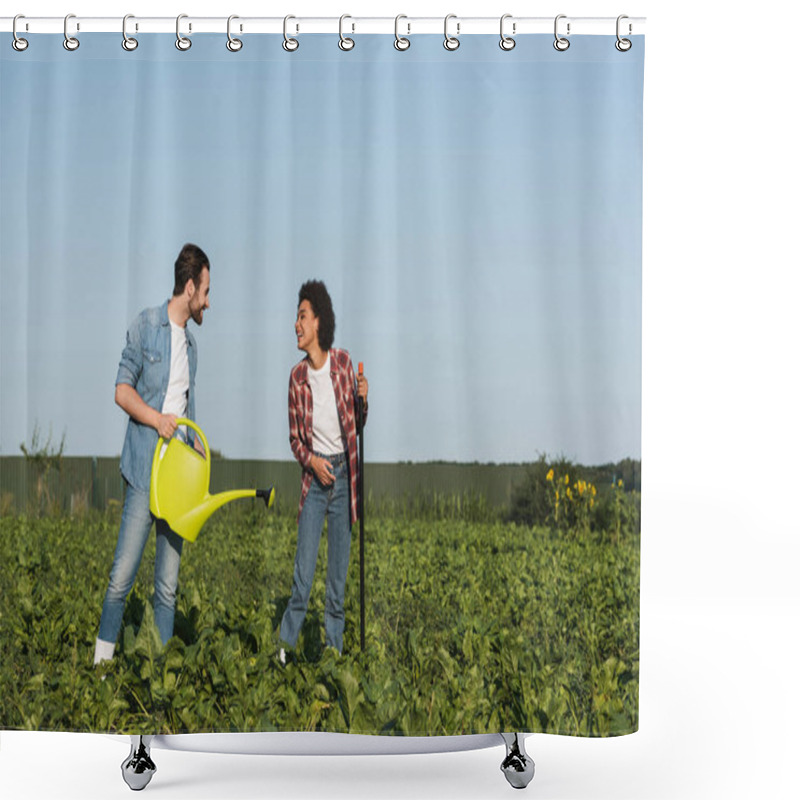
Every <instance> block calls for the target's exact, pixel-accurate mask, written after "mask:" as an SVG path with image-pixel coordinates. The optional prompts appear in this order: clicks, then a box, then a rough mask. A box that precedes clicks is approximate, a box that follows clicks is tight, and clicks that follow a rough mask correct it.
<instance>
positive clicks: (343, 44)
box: [339, 14, 356, 51]
mask: <svg viewBox="0 0 800 800" xmlns="http://www.w3.org/2000/svg"><path fill="white" fill-rule="evenodd" d="M346 19H353V18H352V17H351V16H350V15H349V14H342V16H341V17H339V49H340V50H345V51H347V50H352V49H353V48H354V47H355V46H356V43H355V42H354V41H353V40H352V39H351V38H350V37H348V36H345V35H344V33H342V23H344V21H345V20H346ZM353 29H354V30H355V25H354V26H353Z"/></svg>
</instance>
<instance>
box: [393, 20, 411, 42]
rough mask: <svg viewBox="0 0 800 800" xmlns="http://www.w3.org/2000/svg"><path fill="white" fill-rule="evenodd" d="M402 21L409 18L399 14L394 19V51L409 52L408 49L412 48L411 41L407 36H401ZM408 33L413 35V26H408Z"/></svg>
mask: <svg viewBox="0 0 800 800" xmlns="http://www.w3.org/2000/svg"><path fill="white" fill-rule="evenodd" d="M401 19H408V17H407V16H406V15H405V14H398V15H397V16H396V17H395V18H394V49H395V50H408V48H409V47H411V39H406V38H405V36H401V35H400V31H399V27H400V20H401ZM406 24H408V23H406ZM408 32H409V33H411V25H408Z"/></svg>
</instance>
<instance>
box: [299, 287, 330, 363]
mask: <svg viewBox="0 0 800 800" xmlns="http://www.w3.org/2000/svg"><path fill="white" fill-rule="evenodd" d="M303 300H308V302H309V303H310V304H311V310H312V311H313V312H314V316H315V317H316V318H317V319H318V320H319V334H318V336H319V346H320V347H321V348H322V349H323V350H324V351H325V352H327V351H328V350H330V349H331V347H332V345H333V333H334V331H335V330H336V315H335V314H334V313H333V303H332V302H331V296H330V295H329V294H328V290H327V289H326V288H325V284H324V283H323V282H322V281H306V282H305V283H304V284H303V285H302V286H301V287H300V292H299V293H298V295H297V307H298V308H300V303H302V302H303Z"/></svg>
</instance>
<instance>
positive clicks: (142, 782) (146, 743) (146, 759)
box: [122, 736, 156, 792]
mask: <svg viewBox="0 0 800 800" xmlns="http://www.w3.org/2000/svg"><path fill="white" fill-rule="evenodd" d="M152 739H153V737H152V736H131V752H130V755H128V757H127V758H126V759H125V760H124V761H123V762H122V779H123V780H124V781H125V783H127V784H128V786H130V788H131V789H133V791H134V792H139V791H141V790H142V789H144V787H145V786H147V784H148V783H150V779H151V778H152V777H153V775H154V774H155V771H156V765H155V764H154V763H153V759H152V758H150V742H151V741H152Z"/></svg>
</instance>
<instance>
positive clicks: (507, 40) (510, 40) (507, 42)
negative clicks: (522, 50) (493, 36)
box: [500, 14, 517, 53]
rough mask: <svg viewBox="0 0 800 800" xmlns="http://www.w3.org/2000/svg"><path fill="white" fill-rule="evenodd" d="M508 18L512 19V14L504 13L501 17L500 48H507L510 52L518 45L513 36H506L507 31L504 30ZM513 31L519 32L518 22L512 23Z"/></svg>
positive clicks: (506, 50)
mask: <svg viewBox="0 0 800 800" xmlns="http://www.w3.org/2000/svg"><path fill="white" fill-rule="evenodd" d="M507 19H512V16H511V14H503V16H502V17H500V49H501V50H505V52H506V53H508V52H509V51H510V50H513V49H514V48H515V47H516V46H517V41H516V39H514V37H513V36H506V34H505V31H504V30H503V25H504V24H505V21H506V20H507ZM512 32H513V33H516V32H517V23H516V22H515V23H513V25H512Z"/></svg>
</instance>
